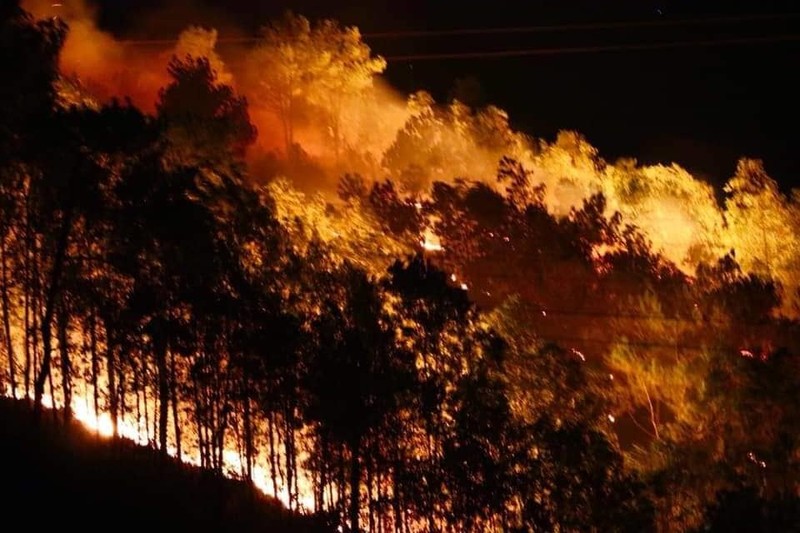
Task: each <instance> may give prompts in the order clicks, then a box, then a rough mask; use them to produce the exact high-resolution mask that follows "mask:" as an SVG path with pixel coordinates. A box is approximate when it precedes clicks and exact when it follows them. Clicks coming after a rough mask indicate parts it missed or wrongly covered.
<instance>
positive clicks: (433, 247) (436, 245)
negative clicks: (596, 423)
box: [420, 228, 455, 281]
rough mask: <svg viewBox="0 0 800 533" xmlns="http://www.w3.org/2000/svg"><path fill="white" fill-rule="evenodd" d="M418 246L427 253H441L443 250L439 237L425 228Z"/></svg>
mask: <svg viewBox="0 0 800 533" xmlns="http://www.w3.org/2000/svg"><path fill="white" fill-rule="evenodd" d="M420 246H422V248H423V249H424V250H426V251H428V252H441V251H443V250H444V247H442V242H441V241H440V240H439V236H438V235H436V234H435V233H434V232H433V230H431V229H430V228H427V229H426V230H425V231H424V232H423V233H422V240H421V241H420ZM453 281H455V280H453Z"/></svg>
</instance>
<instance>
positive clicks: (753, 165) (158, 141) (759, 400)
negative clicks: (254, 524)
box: [0, 1, 800, 533]
mask: <svg viewBox="0 0 800 533" xmlns="http://www.w3.org/2000/svg"><path fill="white" fill-rule="evenodd" d="M23 6H24V7H25V8H26V9H28V10H29V11H30V12H32V13H33V14H35V15H36V16H38V17H40V20H39V21H38V22H34V20H33V19H32V18H31V17H29V16H28V15H27V14H25V13H24V12H23V11H22V10H21V9H20V10H17V9H13V8H12V9H9V10H2V9H0V14H2V16H3V17H5V18H3V19H2V20H0V24H2V28H1V31H2V34H0V37H1V38H2V41H0V43H2V44H3V47H4V48H3V53H4V54H5V55H4V56H3V57H2V58H0V59H3V60H5V61H6V62H7V64H8V65H9V67H8V68H9V72H10V74H9V76H10V77H9V80H10V81H9V83H8V84H7V86H4V87H0V101H3V102H14V105H8V104H4V106H3V108H2V109H0V156H2V157H0V161H3V166H2V168H0V307H1V308H2V309H0V322H2V323H1V324H0V365H1V366H0V369H2V370H0V386H2V387H3V388H2V389H0V390H5V391H6V395H7V396H9V397H13V398H26V399H28V400H29V401H30V402H32V403H33V405H34V408H35V410H36V413H37V416H41V409H42V408H58V409H60V411H58V413H57V414H56V415H57V416H59V417H61V420H63V422H64V424H67V423H69V421H70V420H71V419H73V418H74V419H76V420H79V421H80V422H81V423H82V424H85V425H86V426H87V427H89V428H91V429H92V430H94V431H96V432H97V433H98V434H99V435H102V436H103V437H108V438H117V437H124V438H127V439H130V440H132V441H134V442H136V443H138V444H140V445H141V446H147V447H151V448H153V449H155V450H158V451H159V453H161V454H162V455H163V456H167V455H170V456H174V457H177V458H179V459H180V460H182V461H185V462H187V463H190V464H193V465H196V466H199V467H201V468H203V469H207V470H209V471H212V472H214V473H215V474H217V475H219V476H223V475H224V476H229V477H233V478H236V479H242V480H247V481H248V482H251V483H252V484H253V485H255V486H256V487H257V488H258V489H260V490H261V491H263V492H264V493H266V494H269V495H273V496H275V497H276V498H278V499H279V500H280V501H281V502H283V504H284V505H285V506H286V507H287V508H288V509H290V510H292V511H296V512H299V513H306V514H313V513H317V514H320V515H324V514H325V515H327V514H330V515H334V516H335V517H336V519H337V521H338V523H339V524H340V530H347V531H353V532H355V531H362V530H368V531H370V533H376V532H379V531H381V532H382V531H392V530H393V531H439V530H442V531H444V530H447V531H510V530H515V531H516V530H519V531H551V530H599V531H606V530H619V529H626V527H627V529H631V530H654V531H672V530H676V531H685V530H694V529H697V528H702V527H704V526H706V525H707V524H710V523H712V522H714V520H717V519H718V516H719V514H724V513H725V512H729V510H727V509H726V508H725V507H724V505H725V502H726V501H727V500H725V499H724V498H725V497H726V496H725V495H726V494H728V493H733V494H736V495H739V496H741V497H745V496H746V497H752V498H755V499H756V502H757V504H753V505H752V506H750V507H748V509H749V508H751V507H752V508H759V509H761V508H766V507H768V506H770V505H773V504H774V505H776V506H777V505H778V503H775V502H783V501H791V502H795V501H796V500H797V495H798V489H799V488H800V480H799V479H797V478H796V477H792V476H793V475H794V474H788V473H787V472H794V471H796V470H792V468H795V469H796V468H797V466H798V460H797V458H798V457H800V434H799V432H798V430H797V427H796V421H797V420H798V419H799V418H798V416H800V411H798V407H797V402H796V401H794V400H795V399H796V398H795V396H796V392H797V391H798V387H800V384H799V383H798V376H800V372H799V371H798V370H800V359H798V357H797V356H798V354H800V346H799V345H798V341H800V336H799V335H797V328H798V318H799V317H800V277H798V275H797V274H798V271H799V270H798V265H800V233H799V232H798V227H800V195H798V194H797V191H795V193H794V194H793V195H791V196H787V195H786V194H784V193H783V192H782V191H781V190H780V188H779V187H778V185H777V183H776V182H775V181H774V180H772V179H771V178H770V177H769V176H768V175H767V173H766V171H765V169H764V166H763V164H762V163H761V162H760V161H756V160H751V159H742V160H741V161H740V162H739V165H738V168H737V171H736V173H735V175H734V176H733V177H732V178H731V179H730V180H729V181H728V183H727V185H726V186H725V189H724V196H725V198H724V201H723V202H721V203H720V202H718V201H717V198H716V192H715V191H714V189H713V187H712V186H710V185H709V184H707V183H704V182H702V181H700V180H698V179H696V178H695V177H694V176H692V175H691V174H690V173H689V172H687V171H686V170H684V169H682V168H680V167H679V166H678V165H640V164H638V163H637V162H636V161H631V160H621V161H617V162H614V163H610V162H607V161H605V160H604V159H602V157H601V156H600V154H599V153H598V151H597V150H596V149H595V148H594V147H592V146H591V145H590V144H589V143H588V141H587V140H586V139H584V138H583V137H582V136H581V135H579V134H577V133H574V132H562V133H561V134H559V135H558V136H557V138H556V139H555V140H554V141H552V142H548V141H544V140H536V139H533V138H531V137H530V136H528V135H526V134H523V133H522V132H519V131H515V130H514V129H513V128H512V127H511V125H510V122H509V117H508V115H507V114H506V113H505V112H504V111H502V110H501V109H499V108H497V107H494V106H483V107H480V108H475V109H473V108H471V107H469V106H467V105H465V104H464V103H462V102H459V101H458V100H457V99H452V100H451V101H450V102H447V103H443V104H440V103H436V102H435V101H434V100H433V98H432V97H431V96H430V95H429V94H427V93H424V92H418V93H415V94H412V95H410V96H408V97H407V98H404V97H401V96H399V95H398V94H396V93H395V92H394V91H392V90H391V89H389V88H388V84H387V83H386V82H385V81H384V80H383V78H382V77H381V75H382V73H383V71H384V69H385V68H386V61H385V60H384V59H383V58H380V57H378V56H375V55H374V54H373V53H372V51H371V50H370V48H369V47H368V46H367V45H366V44H365V43H364V42H363V40H362V35H361V33H360V32H359V30H358V29H357V28H353V27H346V26H342V25H340V24H338V23H337V22H335V21H332V20H321V21H310V20H308V19H306V18H304V17H302V16H299V15H294V14H291V13H287V14H286V15H285V16H284V17H283V18H281V19H278V20H273V21H265V24H264V27H263V29H262V31H261V32H260V34H259V35H258V36H257V37H253V38H252V39H250V38H248V39H245V40H242V41H240V42H237V43H236V45H235V46H231V47H229V48H228V47H225V48H224V49H222V48H221V47H219V46H218V45H219V43H220V36H219V34H218V32H217V30H214V29H211V28H200V27H195V26H192V27H188V28H186V29H185V31H183V32H182V33H181V34H180V35H178V36H176V38H175V42H174V43H171V44H163V43H161V42H159V43H155V44H154V46H152V47H142V46H138V45H136V44H134V43H133V42H127V43H125V42H123V41H121V40H119V39H117V38H116V37H114V36H113V35H111V34H110V33H107V32H104V31H101V30H100V29H99V28H98V27H97V25H96V24H95V21H94V19H93V13H92V12H91V10H89V9H87V8H86V6H85V5H83V4H82V3H80V2H69V3H66V2H65V3H64V5H61V4H54V3H51V2H45V1H41V2H37V1H26V2H23ZM53 10H57V11H58V16H57V17H56V18H53V16H54V15H53ZM151 44H152V43H151ZM125 98H130V100H129V101H125ZM121 102H125V103H121ZM756 354H757V355H756ZM65 407H69V408H68V409H66V408H65ZM712 467H713V468H712ZM686 472H691V473H692V476H686V475H685V473H686ZM731 480H735V481H731ZM737 491H738V492H737ZM748 491H751V492H748ZM799 508H800V507H799ZM622 526H626V527H622Z"/></svg>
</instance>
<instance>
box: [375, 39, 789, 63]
mask: <svg viewBox="0 0 800 533" xmlns="http://www.w3.org/2000/svg"><path fill="white" fill-rule="evenodd" d="M797 41H800V35H777V36H773V37H749V38H739V39H709V40H697V41H670V42H660V43H641V44H620V45H608V46H575V47H563V48H523V49H515V50H499V51H494V52H443V53H422V54H407V55H395V56H385V57H384V59H385V60H386V61H393V62H401V61H430V60H445V59H501V58H509V57H529V56H552V55H564V54H588V53H601V52H626V51H647V50H667V49H676V48H691V47H706V46H709V47H710V46H730V45H741V44H769V43H780V42H797Z"/></svg>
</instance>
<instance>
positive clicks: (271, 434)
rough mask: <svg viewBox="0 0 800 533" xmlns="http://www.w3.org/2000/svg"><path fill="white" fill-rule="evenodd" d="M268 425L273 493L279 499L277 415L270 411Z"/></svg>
mask: <svg viewBox="0 0 800 533" xmlns="http://www.w3.org/2000/svg"><path fill="white" fill-rule="evenodd" d="M267 425H268V427H269V474H270V477H271V478H272V492H273V495H274V496H275V497H276V498H277V497H278V462H277V460H276V458H277V457H276V453H275V414H274V412H273V410H272V409H270V411H269V413H268V414H267Z"/></svg>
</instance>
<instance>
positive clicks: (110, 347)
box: [106, 326, 119, 438]
mask: <svg viewBox="0 0 800 533" xmlns="http://www.w3.org/2000/svg"><path fill="white" fill-rule="evenodd" d="M106 364H107V367H106V373H107V376H108V405H109V411H110V413H109V414H110V416H111V429H112V432H111V433H112V435H113V436H114V438H116V437H117V436H118V433H117V414H118V411H119V409H118V404H117V378H116V372H115V371H114V367H115V366H116V362H115V361H114V343H113V341H112V336H111V332H110V331H109V330H108V326H106Z"/></svg>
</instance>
